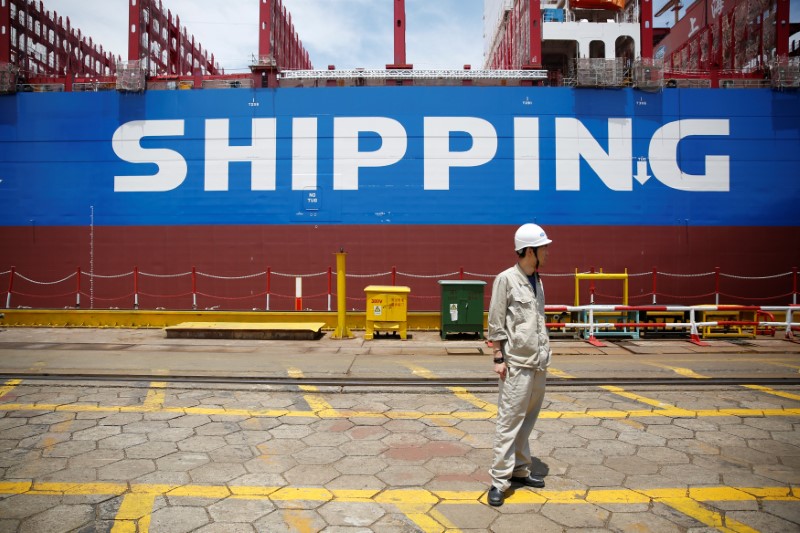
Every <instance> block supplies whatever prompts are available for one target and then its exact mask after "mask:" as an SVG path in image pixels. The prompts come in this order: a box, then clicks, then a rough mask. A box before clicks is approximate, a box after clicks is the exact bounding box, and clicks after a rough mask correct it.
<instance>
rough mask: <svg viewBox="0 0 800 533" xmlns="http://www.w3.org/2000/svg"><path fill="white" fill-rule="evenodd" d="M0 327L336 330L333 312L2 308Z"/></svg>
mask: <svg viewBox="0 0 800 533" xmlns="http://www.w3.org/2000/svg"><path fill="white" fill-rule="evenodd" d="M2 314H3V315H4V317H3V318H1V319H0V326H10V327H73V328H81V327H85V328H164V327H167V326H175V325H177V324H180V323H181V322H251V323H275V322H282V323H301V322H302V323H307V322H323V323H324V324H325V326H324V328H323V329H325V330H335V329H336V327H337V320H338V317H337V313H336V311H285V312H280V311H166V310H138V311H135V310H132V309H131V310H123V309H108V310H105V309H95V310H88V309H5V310H3V311H2ZM365 326H366V318H365V314H364V312H363V311H358V312H352V313H347V327H348V328H351V329H361V330H363V329H364V328H365ZM439 327H440V323H439V312H438V311H429V312H425V311H423V312H409V313H408V329H411V330H415V331H438V330H439Z"/></svg>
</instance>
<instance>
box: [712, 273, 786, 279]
mask: <svg viewBox="0 0 800 533" xmlns="http://www.w3.org/2000/svg"><path fill="white" fill-rule="evenodd" d="M719 275H720V277H723V278H731V279H744V280H759V279H777V278H782V277H784V276H791V275H792V273H791V272H784V273H783V274H773V275H771V276H737V275H736V274H723V273H722V272H720V273H719Z"/></svg>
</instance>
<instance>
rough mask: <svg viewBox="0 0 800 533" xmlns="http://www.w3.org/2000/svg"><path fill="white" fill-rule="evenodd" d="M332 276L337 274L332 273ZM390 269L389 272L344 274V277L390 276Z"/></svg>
mask: <svg viewBox="0 0 800 533" xmlns="http://www.w3.org/2000/svg"><path fill="white" fill-rule="evenodd" d="M333 275H334V276H336V275H338V273H337V272H334V273H333ZM391 275H392V271H391V270H390V271H389V272H379V273H377V274H346V275H345V278H357V279H364V278H379V277H382V276H391Z"/></svg>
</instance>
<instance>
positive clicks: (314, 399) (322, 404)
mask: <svg viewBox="0 0 800 533" xmlns="http://www.w3.org/2000/svg"><path fill="white" fill-rule="evenodd" d="M287 373H288V374H289V377H290V378H293V379H303V378H304V377H305V376H304V375H303V371H302V370H300V369H299V368H295V367H293V366H290V367H289V368H288V369H287ZM299 387H300V390H302V391H306V392H317V391H318V390H319V389H318V388H317V387H315V386H313V385H299ZM303 398H305V400H306V403H308V406H309V407H310V408H311V410H312V411H314V412H315V413H318V412H320V411H329V410H333V406H332V405H331V404H329V403H328V402H326V401H325V400H324V399H323V398H322V396H318V395H316V394H306V395H305V396H303Z"/></svg>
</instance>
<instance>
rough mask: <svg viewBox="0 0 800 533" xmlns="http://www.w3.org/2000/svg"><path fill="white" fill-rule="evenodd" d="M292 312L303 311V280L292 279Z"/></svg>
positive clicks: (298, 278)
mask: <svg viewBox="0 0 800 533" xmlns="http://www.w3.org/2000/svg"><path fill="white" fill-rule="evenodd" d="M294 310H295V311H302V310H303V278H301V277H296V278H294Z"/></svg>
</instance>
